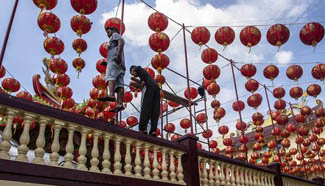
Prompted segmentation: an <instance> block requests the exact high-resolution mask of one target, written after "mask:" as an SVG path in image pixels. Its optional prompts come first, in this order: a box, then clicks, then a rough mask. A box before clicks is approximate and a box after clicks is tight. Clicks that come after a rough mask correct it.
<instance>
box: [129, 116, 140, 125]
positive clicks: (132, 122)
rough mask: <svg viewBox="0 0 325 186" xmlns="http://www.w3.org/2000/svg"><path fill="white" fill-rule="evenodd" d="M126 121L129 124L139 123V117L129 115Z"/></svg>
mask: <svg viewBox="0 0 325 186" xmlns="http://www.w3.org/2000/svg"><path fill="white" fill-rule="evenodd" d="M126 123H127V124H128V125H129V126H133V125H136V124H137V123H138V118H136V117H135V116H129V117H128V118H127V119H126Z"/></svg>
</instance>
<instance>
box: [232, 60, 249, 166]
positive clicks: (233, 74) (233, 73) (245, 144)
mask: <svg viewBox="0 0 325 186" xmlns="http://www.w3.org/2000/svg"><path fill="white" fill-rule="evenodd" d="M230 66H231V72H232V78H233V81H234V87H235V93H236V100H237V103H238V101H239V97H238V90H237V83H236V78H235V72H234V65H233V61H232V60H230ZM238 113H239V120H240V122H241V123H242V122H243V119H242V115H241V110H240V109H239V110H238ZM241 133H242V136H243V138H245V130H242V131H241ZM244 146H245V150H246V161H247V162H248V156H247V151H248V148H247V142H246V141H245V139H244Z"/></svg>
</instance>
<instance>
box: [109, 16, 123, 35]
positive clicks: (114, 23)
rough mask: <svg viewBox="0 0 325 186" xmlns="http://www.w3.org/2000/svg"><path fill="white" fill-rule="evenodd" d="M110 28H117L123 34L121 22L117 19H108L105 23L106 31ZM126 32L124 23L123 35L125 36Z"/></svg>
mask: <svg viewBox="0 0 325 186" xmlns="http://www.w3.org/2000/svg"><path fill="white" fill-rule="evenodd" d="M108 27H115V28H117V29H118V32H119V33H121V20H120V19H119V18H117V17H113V18H109V19H107V20H106V22H105V30H107V28H108ZM124 32H125V25H124V23H123V24H122V33H121V35H123V33H124Z"/></svg>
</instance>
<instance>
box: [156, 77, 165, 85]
mask: <svg viewBox="0 0 325 186" xmlns="http://www.w3.org/2000/svg"><path fill="white" fill-rule="evenodd" d="M155 81H156V82H157V84H158V86H160V87H161V86H162V85H163V84H165V82H166V80H165V77H164V76H163V75H161V74H157V75H156V77H155Z"/></svg>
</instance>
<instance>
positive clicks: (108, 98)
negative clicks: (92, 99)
mask: <svg viewBox="0 0 325 186" xmlns="http://www.w3.org/2000/svg"><path fill="white" fill-rule="evenodd" d="M97 100H98V101H115V100H116V99H115V97H109V96H107V97H102V98H97Z"/></svg>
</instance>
